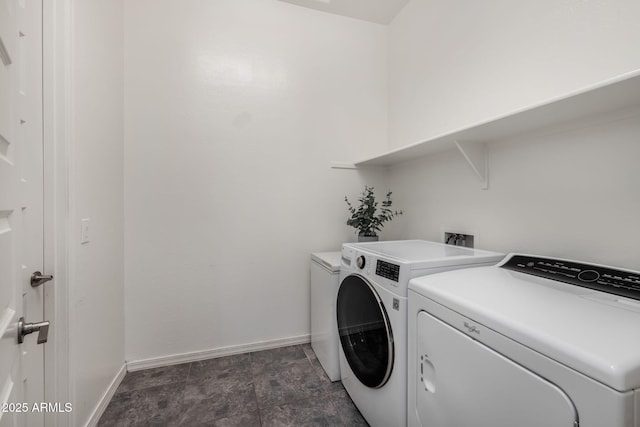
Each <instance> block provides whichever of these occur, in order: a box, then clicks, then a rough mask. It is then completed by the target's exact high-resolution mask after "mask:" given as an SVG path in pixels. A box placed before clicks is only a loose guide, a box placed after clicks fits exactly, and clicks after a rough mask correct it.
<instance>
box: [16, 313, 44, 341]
mask: <svg viewBox="0 0 640 427" xmlns="http://www.w3.org/2000/svg"><path fill="white" fill-rule="evenodd" d="M35 331H38V344H43V343H45V342H47V338H48V336H49V322H48V321H46V320H45V321H44V322H38V323H25V322H24V317H21V318H20V320H18V344H22V343H23V342H24V336H25V335H29V334H30V333H33V332H35Z"/></svg>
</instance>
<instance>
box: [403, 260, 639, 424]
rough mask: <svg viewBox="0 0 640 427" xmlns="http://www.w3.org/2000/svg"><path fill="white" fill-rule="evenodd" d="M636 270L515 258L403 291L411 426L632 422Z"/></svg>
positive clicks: (435, 278)
mask: <svg viewBox="0 0 640 427" xmlns="http://www.w3.org/2000/svg"><path fill="white" fill-rule="evenodd" d="M639 299H640V273H639V272H634V271H628V270H621V269H616V268H612V267H606V266H601V265H592V264H585V263H580V262H575V261H568V260H560V259H551V258H545V257H538V256H530V255H518V254H512V255H510V256H508V257H507V258H506V259H505V260H504V261H503V262H502V263H500V265H498V266H493V267H483V268H474V269H469V270H460V271H454V272H447V273H443V274H438V275H434V276H428V277H423V278H417V279H414V280H412V281H411V282H410V285H409V303H408V305H409V362H408V363H409V368H408V381H409V388H408V406H407V407H408V421H409V425H410V426H424V427H451V426H471V425H473V426H477V427H513V426H518V427H541V426H544V427H556V426H558V427H577V426H580V427H639V426H640V417H639V415H640V414H639V412H638V411H639V409H640V406H639V405H640V397H639V396H640V394H639V390H640V339H639V335H638V334H639V332H640V301H639Z"/></svg>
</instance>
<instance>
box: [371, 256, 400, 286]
mask: <svg viewBox="0 0 640 427" xmlns="http://www.w3.org/2000/svg"><path fill="white" fill-rule="evenodd" d="M376 274H377V275H378V276H380V277H384V278H385V279H389V280H393V281H394V282H397V281H398V279H399V278H400V266H399V265H398V264H392V263H390V262H387V261H382V260H380V259H379V260H378V261H377V262H376Z"/></svg>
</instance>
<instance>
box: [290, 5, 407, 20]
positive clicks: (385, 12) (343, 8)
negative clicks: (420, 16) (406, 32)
mask: <svg viewBox="0 0 640 427" xmlns="http://www.w3.org/2000/svg"><path fill="white" fill-rule="evenodd" d="M280 1H284V2H287V3H292V4H296V5H298V6H303V7H308V8H311V9H316V10H321V11H323V12H328V13H335V14H336V15H342V16H348V17H351V18H356V19H363V20H365V21H371V22H376V23H378V24H388V23H390V22H391V21H392V20H393V18H395V16H396V15H397V14H398V12H400V10H401V9H402V8H403V7H404V5H405V4H407V3H408V2H409V0H280Z"/></svg>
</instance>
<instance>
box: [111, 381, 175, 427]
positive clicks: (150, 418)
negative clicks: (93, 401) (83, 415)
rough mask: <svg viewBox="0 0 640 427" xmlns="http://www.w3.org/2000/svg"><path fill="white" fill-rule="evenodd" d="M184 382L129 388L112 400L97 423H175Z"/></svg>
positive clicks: (139, 424) (143, 424)
mask: <svg viewBox="0 0 640 427" xmlns="http://www.w3.org/2000/svg"><path fill="white" fill-rule="evenodd" d="M184 388H185V382H182V383H173V384H164V385H160V386H154V387H146V388H143V389H139V390H133V391H127V392H124V393H121V394H120V395H118V397H117V398H114V399H112V400H111V402H110V403H109V406H108V407H107V409H106V410H105V412H104V414H103V415H102V417H101V418H100V421H99V423H98V425H99V426H101V427H106V426H118V427H120V426H150V425H152V426H161V425H170V424H175V423H176V421H177V419H178V417H179V415H180V413H181V409H182V408H181V405H182V400H183V397H184Z"/></svg>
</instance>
